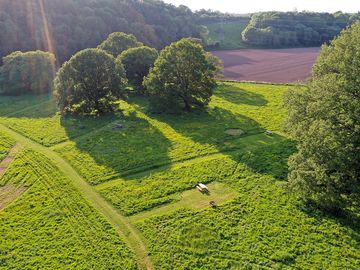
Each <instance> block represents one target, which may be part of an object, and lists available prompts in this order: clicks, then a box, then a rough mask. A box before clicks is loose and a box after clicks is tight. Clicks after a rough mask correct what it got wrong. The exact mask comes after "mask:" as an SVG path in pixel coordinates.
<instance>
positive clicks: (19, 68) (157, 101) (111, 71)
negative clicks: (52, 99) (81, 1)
mask: <svg viewBox="0 0 360 270" xmlns="http://www.w3.org/2000/svg"><path fill="white" fill-rule="evenodd" d="M219 67H220V61H219V60H218V59H217V58H215V57H214V56H212V55H211V54H209V53H207V52H205V51H204V49H203V47H202V45H201V41H199V40H197V39H192V38H186V39H182V40H180V41H178V42H174V43H173V44H171V45H170V46H168V47H166V48H165V49H163V50H162V51H161V53H160V55H159V54H158V52H157V50H156V49H154V48H150V47H148V46H144V45H143V43H141V42H139V41H138V40H137V39H136V38H135V36H134V35H130V34H125V33H122V32H116V33H112V34H110V35H109V37H108V38H107V39H106V40H105V41H103V42H102V43H101V44H100V45H99V46H98V47H97V48H94V49H85V50H82V51H80V52H78V53H76V54H75V55H74V56H73V57H71V58H70V60H69V61H66V62H65V63H64V64H63V65H62V67H61V68H60V69H59V71H58V72H57V74H56V77H55V83H54V88H55V96H56V98H57V102H58V105H59V107H60V110H61V112H62V113H64V114H83V115H87V114H102V113H106V112H110V111H113V110H114V109H115V108H116V106H117V101H118V100H119V99H124V98H125V97H126V96H127V93H128V90H129V88H128V85H130V86H131V87H132V88H133V89H135V90H136V91H137V93H138V94H142V95H144V94H145V95H147V96H149V97H150V99H151V104H152V106H153V109H156V110H157V111H159V112H164V111H166V112H177V111H179V110H183V109H186V110H187V111H190V110H191V109H192V108H193V107H198V106H204V105H206V104H207V103H208V102H209V101H210V97H211V96H212V92H213V89H214V87H215V86H216V81H215V76H216V75H217V74H218V73H219V71H220V69H219ZM54 76H55V58H54V55H53V54H51V53H48V52H43V51H34V52H26V53H22V52H14V53H12V54H10V55H9V56H7V57H5V58H4V65H3V66H2V67H1V70H0V78H1V79H0V87H1V89H2V92H3V93H5V94H8V95H21V94H44V93H48V92H49V91H50V89H52V86H53V80H54Z"/></svg>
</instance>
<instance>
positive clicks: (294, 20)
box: [242, 12, 360, 47]
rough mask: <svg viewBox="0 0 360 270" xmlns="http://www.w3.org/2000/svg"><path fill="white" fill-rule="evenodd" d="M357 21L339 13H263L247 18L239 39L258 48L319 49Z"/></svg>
mask: <svg viewBox="0 0 360 270" xmlns="http://www.w3.org/2000/svg"><path fill="white" fill-rule="evenodd" d="M359 19H360V15H359V14H345V13H342V12H337V13H334V14H329V13H313V12H263V13H259V14H254V15H253V16H252V17H251V20H250V22H249V24H248V26H247V27H246V28H245V30H244V31H243V32H242V39H243V40H244V41H245V42H247V43H248V44H251V45H255V46H262V47H280V46H290V47H292V46H320V45H322V44H323V43H326V42H329V41H330V40H332V39H333V38H334V37H335V36H337V35H339V34H340V32H341V30H342V29H344V28H346V27H348V26H350V25H351V24H353V23H354V22H355V21H356V20H359Z"/></svg>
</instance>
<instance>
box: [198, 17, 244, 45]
mask: <svg viewBox="0 0 360 270" xmlns="http://www.w3.org/2000/svg"><path fill="white" fill-rule="evenodd" d="M249 20H250V19H249V18H241V19H238V20H235V21H225V22H210V23H206V24H204V27H205V28H203V29H202V38H203V39H204V42H205V46H206V48H207V49H211V50H229V49H242V48H246V47H247V46H248V45H247V44H246V43H245V42H244V41H243V40H242V36H241V33H242V31H243V30H244V29H245V27H246V26H247V25H248V23H249Z"/></svg>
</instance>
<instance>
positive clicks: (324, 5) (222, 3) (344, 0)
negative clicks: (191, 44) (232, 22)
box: [163, 0, 360, 14]
mask: <svg viewBox="0 0 360 270" xmlns="http://www.w3.org/2000/svg"><path fill="white" fill-rule="evenodd" d="M163 1H164V2H166V3H171V4H174V5H176V6H178V5H185V6H188V7H189V8H191V9H192V10H198V9H202V8H204V9H212V10H219V11H222V12H229V13H238V14H244V13H254V12H258V11H293V10H295V9H297V10H298V11H303V10H307V11H316V12H336V11H339V10H341V11H343V12H350V13H355V12H358V11H360V0H163Z"/></svg>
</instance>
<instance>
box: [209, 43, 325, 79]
mask: <svg viewBox="0 0 360 270" xmlns="http://www.w3.org/2000/svg"><path fill="white" fill-rule="evenodd" d="M319 52H320V48H293V49H264V50H262V49H243V50H232V51H215V52H213V54H214V55H215V56H217V57H219V58H220V59H221V60H222V61H223V62H224V75H225V79H227V80H237V81H258V82H271V83H294V82H304V81H306V79H307V78H308V77H309V76H310V74H311V67H312V65H313V64H314V63H315V60H316V58H317V56H318V55H319Z"/></svg>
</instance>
